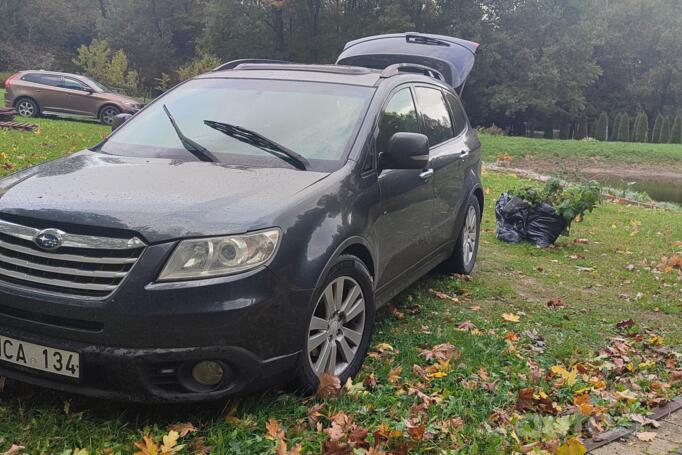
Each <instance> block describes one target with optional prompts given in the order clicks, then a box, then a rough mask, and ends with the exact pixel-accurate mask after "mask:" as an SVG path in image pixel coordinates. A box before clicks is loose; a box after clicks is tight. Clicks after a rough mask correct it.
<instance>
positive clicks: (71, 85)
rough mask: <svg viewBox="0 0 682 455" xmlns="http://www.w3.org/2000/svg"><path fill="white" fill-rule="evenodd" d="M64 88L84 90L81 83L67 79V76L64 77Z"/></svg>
mask: <svg viewBox="0 0 682 455" xmlns="http://www.w3.org/2000/svg"><path fill="white" fill-rule="evenodd" d="M64 88H68V89H69V90H85V87H84V86H83V84H81V83H80V82H78V81H76V80H75V79H69V78H68V77H65V78H64Z"/></svg>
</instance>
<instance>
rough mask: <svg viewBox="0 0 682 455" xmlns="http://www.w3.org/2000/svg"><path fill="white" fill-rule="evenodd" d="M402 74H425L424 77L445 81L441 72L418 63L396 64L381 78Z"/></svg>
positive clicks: (382, 74) (383, 72) (389, 67)
mask: <svg viewBox="0 0 682 455" xmlns="http://www.w3.org/2000/svg"><path fill="white" fill-rule="evenodd" d="M400 73H417V74H423V75H424V76H429V77H431V78H433V79H436V80H439V81H445V77H443V74H442V73H441V72H440V71H436V70H435V69H433V68H430V67H428V66H424V65H417V64H416V63H396V64H394V65H391V66H388V67H387V68H386V69H385V70H383V71H382V72H381V77H382V78H388V77H393V76H397V75H398V74H400Z"/></svg>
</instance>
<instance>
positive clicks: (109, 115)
mask: <svg viewBox="0 0 682 455" xmlns="http://www.w3.org/2000/svg"><path fill="white" fill-rule="evenodd" d="M117 115H118V111H117V110H116V109H114V108H111V107H109V108H106V109H104V110H103V111H102V123H105V124H107V125H111V124H112V123H114V117H116V116H117Z"/></svg>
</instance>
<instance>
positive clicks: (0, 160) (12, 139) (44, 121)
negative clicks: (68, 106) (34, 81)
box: [0, 90, 111, 175]
mask: <svg viewBox="0 0 682 455" xmlns="http://www.w3.org/2000/svg"><path fill="white" fill-rule="evenodd" d="M4 103H5V91H4V90H0V106H3V107H4V105H5V104H4ZM15 120H16V121H18V122H25V123H33V124H37V125H38V126H39V129H38V130H37V131H34V132H26V131H16V130H6V129H0V175H6V174H8V173H11V172H13V171H16V170H18V169H24V168H27V167H30V166H33V165H35V164H39V163H42V162H45V161H49V160H54V159H57V158H59V157H61V156H64V154H65V153H72V152H77V151H79V150H83V149H84V148H87V147H90V146H92V145H95V144H97V143H98V142H99V141H101V140H102V139H103V138H104V137H106V135H107V134H109V133H110V132H111V128H110V127H107V126H104V125H101V124H99V123H97V122H95V121H88V120H75V119H54V118H36V119H33V118H31V119H28V118H22V117H18V116H17V117H16V118H15Z"/></svg>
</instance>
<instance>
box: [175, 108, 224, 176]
mask: <svg viewBox="0 0 682 455" xmlns="http://www.w3.org/2000/svg"><path fill="white" fill-rule="evenodd" d="M163 110H164V112H165V113H166V115H167V116H168V119H169V120H170V122H171V125H173V129H174V130H175V133H176V134H177V135H178V138H179V139H180V142H181V143H182V146H183V147H184V148H185V150H187V151H188V152H189V153H191V154H192V155H194V156H196V157H197V158H198V159H199V161H207V162H209V163H217V162H218V160H217V159H216V157H215V156H214V155H213V153H211V152H210V151H209V150H208V149H206V148H205V147H204V146H203V145H201V144H198V143H196V142H194V141H193V140H192V139H190V138H188V137H187V136H185V135H184V134H182V131H181V130H180V127H179V126H178V124H177V123H176V122H175V119H174V118H173V116H172V115H171V113H170V111H169V110H168V108H167V107H166V105H165V104H164V105H163Z"/></svg>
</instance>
